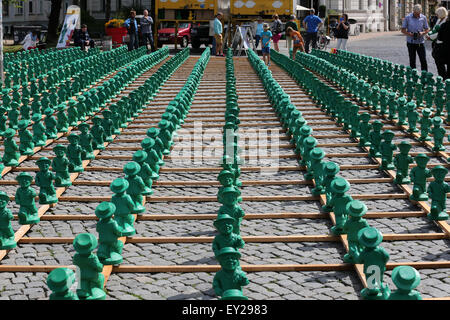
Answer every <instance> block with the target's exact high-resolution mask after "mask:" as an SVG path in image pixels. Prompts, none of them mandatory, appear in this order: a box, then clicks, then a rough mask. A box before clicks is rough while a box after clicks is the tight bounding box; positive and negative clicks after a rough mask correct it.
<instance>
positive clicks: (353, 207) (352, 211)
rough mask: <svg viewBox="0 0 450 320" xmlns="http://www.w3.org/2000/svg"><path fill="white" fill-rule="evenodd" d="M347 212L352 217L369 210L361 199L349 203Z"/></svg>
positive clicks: (361, 214)
mask: <svg viewBox="0 0 450 320" xmlns="http://www.w3.org/2000/svg"><path fill="white" fill-rule="evenodd" d="M346 209H347V212H348V214H349V215H350V216H352V217H362V216H363V215H364V214H366V212H367V207H366V205H365V204H364V203H363V202H361V201H359V200H353V201H350V202H349V203H348V204H347V208H346Z"/></svg>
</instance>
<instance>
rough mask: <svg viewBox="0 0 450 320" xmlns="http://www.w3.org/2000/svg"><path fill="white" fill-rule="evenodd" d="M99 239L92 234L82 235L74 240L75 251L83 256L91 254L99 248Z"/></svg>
mask: <svg viewBox="0 0 450 320" xmlns="http://www.w3.org/2000/svg"><path fill="white" fill-rule="evenodd" d="M97 245H98V241H97V238H96V237H95V236H94V235H93V234H90V233H82V234H79V235H78V236H76V238H75V239H74V240H73V247H74V248H75V251H76V252H78V253H81V254H89V253H91V252H92V251H93V250H94V249H95V248H97Z"/></svg>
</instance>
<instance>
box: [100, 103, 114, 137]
mask: <svg viewBox="0 0 450 320" xmlns="http://www.w3.org/2000/svg"><path fill="white" fill-rule="evenodd" d="M102 115H103V119H102V127H103V130H105V136H106V138H105V141H106V142H111V141H113V137H112V136H113V134H114V122H113V121H112V120H111V111H110V110H103V111H102Z"/></svg>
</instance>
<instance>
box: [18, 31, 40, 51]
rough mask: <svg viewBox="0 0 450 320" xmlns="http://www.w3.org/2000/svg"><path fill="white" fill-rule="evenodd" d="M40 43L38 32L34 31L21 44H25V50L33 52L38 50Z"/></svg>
mask: <svg viewBox="0 0 450 320" xmlns="http://www.w3.org/2000/svg"><path fill="white" fill-rule="evenodd" d="M38 42H39V40H38V38H37V31H36V30H33V31H31V32H30V33H28V34H27V35H26V36H25V38H24V39H23V40H22V42H21V43H20V44H23V50H31V49H35V48H36V46H37V43H38Z"/></svg>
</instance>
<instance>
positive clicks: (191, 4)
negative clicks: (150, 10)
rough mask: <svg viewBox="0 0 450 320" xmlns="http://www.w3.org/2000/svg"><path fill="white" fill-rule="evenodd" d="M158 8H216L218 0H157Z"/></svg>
mask: <svg viewBox="0 0 450 320" xmlns="http://www.w3.org/2000/svg"><path fill="white" fill-rule="evenodd" d="M156 1H157V5H158V9H209V10H214V8H215V6H216V5H215V4H216V0H156Z"/></svg>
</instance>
